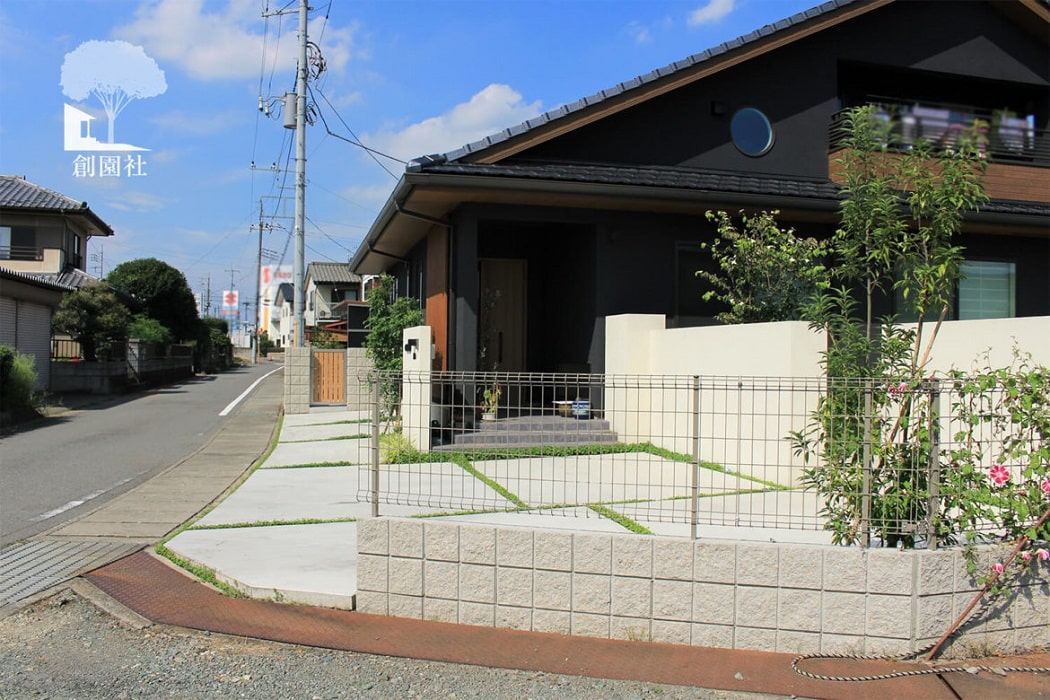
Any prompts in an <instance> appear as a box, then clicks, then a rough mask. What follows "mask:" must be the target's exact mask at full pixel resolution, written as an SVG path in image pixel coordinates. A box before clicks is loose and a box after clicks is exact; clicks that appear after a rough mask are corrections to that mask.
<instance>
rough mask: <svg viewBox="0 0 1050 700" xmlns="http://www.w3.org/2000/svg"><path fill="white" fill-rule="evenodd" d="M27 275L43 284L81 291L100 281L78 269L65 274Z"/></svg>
mask: <svg viewBox="0 0 1050 700" xmlns="http://www.w3.org/2000/svg"><path fill="white" fill-rule="evenodd" d="M26 275H27V276H29V277H32V278H33V279H37V280H40V281H41V282H47V283H48V284H54V285H57V286H59V287H63V288H65V289H73V290H76V289H80V288H81V287H83V286H84V285H85V284H94V283H96V282H98V281H99V279H98V277H94V276H93V275H89V274H88V273H86V272H84V271H83V270H76V269H71V270H66V271H65V272H27V273H26Z"/></svg>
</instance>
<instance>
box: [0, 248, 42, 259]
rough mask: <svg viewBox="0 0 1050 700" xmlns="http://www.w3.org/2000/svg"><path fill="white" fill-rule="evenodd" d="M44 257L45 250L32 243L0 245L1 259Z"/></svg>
mask: <svg viewBox="0 0 1050 700" xmlns="http://www.w3.org/2000/svg"><path fill="white" fill-rule="evenodd" d="M43 259H44V251H43V249H41V248H37V247H36V246H31V245H0V260H35V261H37V262H40V261H41V260H43Z"/></svg>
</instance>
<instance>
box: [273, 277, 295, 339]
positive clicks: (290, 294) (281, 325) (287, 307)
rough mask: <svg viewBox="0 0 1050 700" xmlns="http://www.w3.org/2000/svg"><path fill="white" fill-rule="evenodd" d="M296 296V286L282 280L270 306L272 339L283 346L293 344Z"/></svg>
mask: <svg viewBox="0 0 1050 700" xmlns="http://www.w3.org/2000/svg"><path fill="white" fill-rule="evenodd" d="M294 297H295V287H294V286H292V285H291V284H289V283H287V282H282V283H281V284H279V285H277V292H276V293H275V294H274V296H273V305H272V306H271V307H270V340H272V341H274V342H275V343H277V344H278V345H279V346H280V347H282V348H287V347H289V346H290V345H291V338H292V322H293V321H294V310H293V302H294Z"/></svg>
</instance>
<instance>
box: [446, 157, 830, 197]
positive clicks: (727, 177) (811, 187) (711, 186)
mask: <svg viewBox="0 0 1050 700" xmlns="http://www.w3.org/2000/svg"><path fill="white" fill-rule="evenodd" d="M426 172H427V173H435V174H449V175H475V176H484V177H506V178H519V179H521V178H524V179H528V180H551V181H557V182H581V183H583V182H586V183H599V184H606V185H632V186H643V187H666V188H674V189H686V190H697V191H707V192H738V193H746V194H763V195H780V196H784V197H809V198H814V199H837V198H838V187H836V186H835V185H834V184H833V183H832V182H829V181H828V180H807V179H800V178H789V177H780V176H776V175H762V174H753V173H739V172H725V171H716V170H692V169H688V168H676V167H655V166H633V165H598V164H582V163H534V164H532V163H520V162H519V163H510V164H507V163H499V164H489V165H486V164H475V163H445V164H440V165H431V166H428V167H427V168H426Z"/></svg>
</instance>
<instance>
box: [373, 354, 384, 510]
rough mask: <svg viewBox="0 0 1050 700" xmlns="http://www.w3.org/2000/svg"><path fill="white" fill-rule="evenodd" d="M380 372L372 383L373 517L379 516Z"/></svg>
mask: <svg viewBox="0 0 1050 700" xmlns="http://www.w3.org/2000/svg"><path fill="white" fill-rule="evenodd" d="M381 381H382V380H381V379H380V376H379V373H376V375H375V381H374V382H373V383H372V517H373V518H378V517H379V420H380V415H379V385H380V383H381Z"/></svg>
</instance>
